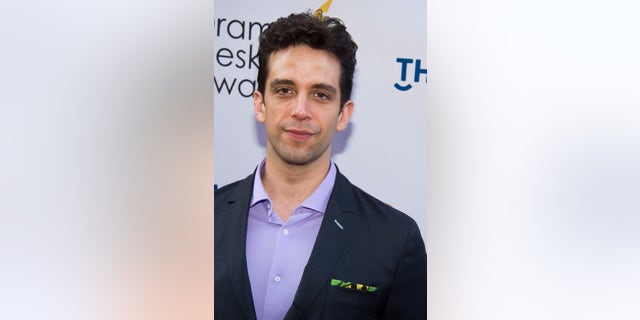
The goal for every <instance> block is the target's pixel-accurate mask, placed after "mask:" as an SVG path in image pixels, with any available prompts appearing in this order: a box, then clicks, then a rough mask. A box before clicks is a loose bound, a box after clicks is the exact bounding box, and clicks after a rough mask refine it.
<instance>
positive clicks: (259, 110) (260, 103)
mask: <svg viewBox="0 0 640 320" xmlns="http://www.w3.org/2000/svg"><path fill="white" fill-rule="evenodd" d="M253 110H254V111H255V113H256V120H258V122H260V123H264V118H265V117H264V111H265V110H264V98H263V97H262V93H260V92H259V91H257V90H256V91H254V92H253Z"/></svg>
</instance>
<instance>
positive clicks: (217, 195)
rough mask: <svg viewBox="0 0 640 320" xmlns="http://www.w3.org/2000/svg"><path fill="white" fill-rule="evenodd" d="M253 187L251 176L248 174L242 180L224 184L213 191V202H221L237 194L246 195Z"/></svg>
mask: <svg viewBox="0 0 640 320" xmlns="http://www.w3.org/2000/svg"><path fill="white" fill-rule="evenodd" d="M252 186H253V174H250V175H249V176H247V177H246V178H244V179H240V180H237V181H234V182H231V183H229V184H226V185H224V186H222V187H220V188H218V189H216V190H214V191H213V197H214V201H216V202H217V201H219V200H223V199H226V198H229V197H233V196H234V195H235V194H236V193H237V192H239V191H240V192H242V193H246V191H247V190H248V191H249V192H250V191H251V188H252Z"/></svg>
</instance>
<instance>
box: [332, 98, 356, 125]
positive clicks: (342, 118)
mask: <svg viewBox="0 0 640 320" xmlns="http://www.w3.org/2000/svg"><path fill="white" fill-rule="evenodd" d="M353 107H354V105H353V101H351V100H349V101H347V102H345V103H344V106H343V107H342V110H341V111H340V114H338V126H337V127H336V130H337V131H343V130H344V129H346V128H347V126H349V119H351V115H352V114H353Z"/></svg>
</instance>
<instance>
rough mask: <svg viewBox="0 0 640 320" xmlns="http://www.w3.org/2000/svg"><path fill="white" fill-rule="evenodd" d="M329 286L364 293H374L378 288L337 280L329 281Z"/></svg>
mask: <svg viewBox="0 0 640 320" xmlns="http://www.w3.org/2000/svg"><path fill="white" fill-rule="evenodd" d="M331 286H332V287H340V288H345V289H350V290H357V291H364V292H376V290H378V288H377V287H374V286H368V285H365V284H360V283H353V282H350V281H342V280H338V279H331Z"/></svg>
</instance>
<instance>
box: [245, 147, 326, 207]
mask: <svg viewBox="0 0 640 320" xmlns="http://www.w3.org/2000/svg"><path fill="white" fill-rule="evenodd" d="M330 162H331V163H330V165H329V173H327V176H326V177H325V178H324V180H322V183H320V185H319V186H318V188H316V190H315V191H314V192H313V193H312V194H311V195H310V196H309V197H308V198H307V199H305V200H304V201H303V202H302V204H300V207H305V208H308V209H311V210H314V211H318V212H321V213H325V211H326V209H327V204H328V203H329V197H330V196H331V191H332V190H333V185H334V184H335V181H336V174H337V172H338V170H337V169H336V166H335V164H334V163H333V160H330ZM265 163H266V158H264V159H262V161H261V162H260V164H259V165H258V168H257V170H256V174H255V177H254V180H253V193H252V197H251V204H250V206H254V205H255V204H257V203H258V202H261V201H265V200H266V201H269V203H271V199H270V198H269V195H268V194H267V192H266V191H265V190H264V185H263V184H262V177H261V173H262V171H264V165H265Z"/></svg>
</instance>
